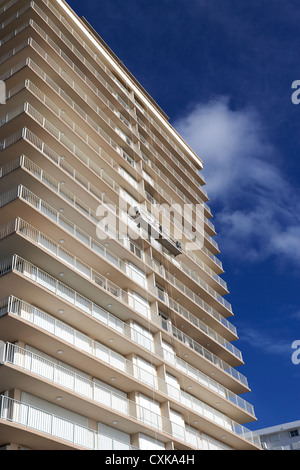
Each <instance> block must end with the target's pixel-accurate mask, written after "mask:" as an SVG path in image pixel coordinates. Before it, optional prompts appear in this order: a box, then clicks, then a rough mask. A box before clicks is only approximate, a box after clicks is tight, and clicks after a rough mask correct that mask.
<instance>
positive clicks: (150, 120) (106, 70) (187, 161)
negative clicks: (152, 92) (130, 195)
mask: <svg viewBox="0 0 300 470" xmlns="http://www.w3.org/2000/svg"><path fill="white" fill-rule="evenodd" d="M43 2H44V3H45V4H46V5H47V6H48V7H49V8H50V10H51V11H52V13H54V14H55V16H56V17H57V18H58V19H59V20H60V21H61V22H62V23H63V24H64V26H65V27H66V28H67V29H68V31H69V32H70V33H71V34H72V36H73V37H75V39H77V41H78V42H79V43H80V44H81V46H82V47H84V49H85V50H86V51H87V52H88V53H89V54H90V56H91V57H92V58H93V60H95V61H96V62H97V64H98V65H100V67H101V68H102V70H104V71H105V72H106V73H107V75H108V76H109V77H110V78H112V80H113V81H114V82H115V83H116V84H117V85H118V86H119V87H120V88H121V89H122V91H123V92H124V93H125V94H126V98H132V99H133V102H134V104H135V105H136V104H137V102H136V100H135V99H134V97H133V96H132V95H131V94H130V93H128V91H127V90H126V89H125V88H124V86H123V85H122V84H121V83H120V82H119V80H117V78H116V77H115V75H114V74H113V73H112V72H111V70H109V69H108V68H107V67H106V65H105V64H104V63H103V62H102V61H101V59H100V58H99V56H98V55H97V54H95V53H94V52H93V51H92V49H91V48H90V47H89V46H88V45H87V44H86V42H85V41H84V40H83V38H82V37H81V36H79V35H78V33H77V32H76V31H75V30H74V29H73V28H72V26H71V25H70V24H69V23H68V21H67V19H66V18H65V17H62V16H61V15H60V13H59V12H58V11H57V10H56V8H55V7H54V6H53V5H52V4H51V2H50V1H49V0H43ZM44 19H45V18H44ZM45 21H46V19H45ZM52 24H53V23H52ZM57 30H58V28H56V32H57V34H58V35H59V36H60V34H62V33H61V31H57ZM64 37H65V36H64ZM66 42H67V44H68V45H69V47H70V48H71V49H72V47H74V45H73V44H70V41H68V40H67V41H66ZM72 50H73V49H72ZM139 108H140V106H139ZM143 114H145V115H146V116H147V118H148V120H149V122H150V123H152V124H153V126H154V127H155V128H156V129H157V130H158V131H159V133H160V134H161V135H162V136H163V137H164V138H165V139H166V141H167V142H168V143H169V144H170V145H171V146H172V147H173V148H174V150H176V151H177V152H178V153H179V155H180V156H181V157H182V158H183V159H184V160H185V162H186V163H188V165H189V166H190V167H191V168H192V169H193V171H194V172H197V168H196V166H195V165H194V164H193V163H192V162H191V160H190V159H189V158H187V157H186V155H185V154H184V153H183V152H182V151H181V150H180V149H179V147H178V146H177V145H176V143H175V142H174V141H173V139H171V138H170V136H168V135H167V134H166V132H164V131H163V130H162V129H161V127H160V126H159V125H158V124H157V123H156V122H155V121H154V120H153V119H152V118H151V117H150V116H149V115H148V113H146V112H145V110H143ZM197 174H198V173H197ZM199 177H200V178H201V179H202V181H203V182H204V179H203V176H202V175H199Z"/></svg>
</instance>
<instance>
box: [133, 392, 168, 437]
mask: <svg viewBox="0 0 300 470" xmlns="http://www.w3.org/2000/svg"><path fill="white" fill-rule="evenodd" d="M138 404H139V405H140V406H139V407H138V415H139V418H140V420H141V421H142V422H143V423H146V424H149V425H150V426H153V427H155V428H158V429H161V426H162V420H161V415H160V406H159V403H158V402H157V401H155V400H152V399H151V398H149V397H147V396H145V395H142V394H141V393H140V394H139V396H138Z"/></svg>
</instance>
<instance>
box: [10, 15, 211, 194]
mask: <svg viewBox="0 0 300 470" xmlns="http://www.w3.org/2000/svg"><path fill="white" fill-rule="evenodd" d="M34 26H35V27H36V28H35V29H37V30H38V31H39V33H40V34H42V35H44V36H45V37H46V39H45V40H47V39H48V42H49V41H50V42H51V43H52V47H54V49H55V50H56V52H58V54H59V55H60V57H62V56H63V60H66V59H67V58H66V56H65V55H64V54H63V53H62V51H61V50H60V48H58V47H57V46H56V45H55V44H54V43H53V41H51V40H50V39H49V37H48V36H47V35H45V33H44V32H43V31H42V30H41V29H40V28H39V27H38V25H36V24H35V25H34ZM30 45H31V46H35V48H36V49H38V51H39V53H40V54H42V55H43V54H45V52H42V50H41V48H40V46H39V45H38V44H37V43H36V42H35V41H34V40H33V39H32V38H31V39H30ZM19 49H20V46H18V50H19ZM48 59H49V60H50V57H49V56H48ZM68 64H69V65H70V66H71V68H72V70H73V71H77V74H78V73H79V75H80V77H81V79H82V78H83V76H82V73H80V71H79V70H77V69H76V70H74V69H75V66H74V64H73V63H72V62H70V61H68ZM84 81H85V83H87V81H88V79H87V77H86V76H84ZM89 86H90V87H91V82H90V81H89ZM93 88H94V87H93ZM135 151H137V152H139V150H138V149H137V148H136V149H135ZM164 163H165V164H167V163H166V162H164ZM169 169H170V170H171V172H172V173H174V169H173V168H172V167H169ZM180 178H181V177H180V176H179V179H180ZM186 185H187V182H184V184H183V188H185V189H186ZM195 198H196V199H199V198H198V196H197V195H196V194H195ZM198 202H199V203H201V202H203V201H202V200H198Z"/></svg>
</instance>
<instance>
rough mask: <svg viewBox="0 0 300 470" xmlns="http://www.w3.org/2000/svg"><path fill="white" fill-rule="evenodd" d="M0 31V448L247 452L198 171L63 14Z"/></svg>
mask: <svg viewBox="0 0 300 470" xmlns="http://www.w3.org/2000/svg"><path fill="white" fill-rule="evenodd" d="M0 24H1V49H0V51H1V53H0V56H1V57H0V79H1V85H2V88H3V89H5V99H2V101H1V102H2V103H3V104H1V106H0V110H1V122H0V150H1V153H0V193H1V194H0V221H1V223H0V299H1V301H0V364H1V365H0V384H1V385H0V393H1V402H0V446H1V449H11V450H14V449H33V450H38V449H50V450H55V449H70V450H72V449H83V450H86V449H90V450H112V449H113V450H117V449H120V450H121V449H126V450H130V449H150V450H154V449H155V450H164V449H166V450H189V449H192V450H199V449H245V450H246V449H254V450H256V449H259V448H260V440H259V437H258V436H257V435H256V434H254V433H253V432H251V431H249V430H248V429H247V428H246V427H245V423H248V422H251V421H254V420H255V419H256V418H255V413H254V410H253V406H252V405H251V404H249V403H248V402H247V401H245V400H244V399H243V398H241V396H240V395H241V394H243V393H245V392H249V391H250V388H249V385H248V382H247V379H246V377H245V376H244V375H243V374H242V373H241V372H240V371H239V366H242V365H243V359H242V355H241V352H240V351H239V350H238V349H237V347H236V346H235V345H234V341H236V340H237V339H238V335H237V331H236V328H235V327H234V325H233V324H232V322H231V318H230V317H232V316H233V313H232V308H231V305H230V304H229V303H228V301H226V300H225V297H224V296H225V295H226V294H227V293H228V290H227V285H226V283H225V281H224V280H223V279H222V277H221V276H222V274H223V268H222V264H221V262H220V261H219V259H218V253H219V248H218V245H217V243H216V241H215V239H214V236H215V235H216V232H215V228H214V225H213V223H212V222H211V217H212V214H211V211H210V208H209V206H208V205H207V202H208V200H209V199H208V196H207V193H206V190H205V189H204V185H205V181H204V178H203V175H202V162H201V160H200V158H199V157H198V156H197V155H195V153H194V152H193V151H192V150H191V149H190V148H189V146H188V145H187V143H185V142H184V141H183V139H182V138H181V137H180V136H179V135H178V134H177V133H176V131H175V130H174V129H173V128H172V126H171V125H170V124H169V122H168V118H167V116H166V115H165V114H164V112H163V111H162V110H161V109H160V107H159V106H158V105H157V104H156V103H155V102H154V100H153V99H152V98H151V97H150V96H149V95H148V94H147V92H146V91H145V90H144V89H143V87H142V86H141V85H140V84H139V83H138V82H137V80H136V79H135V78H134V77H133V76H132V75H131V74H130V72H129V71H128V70H127V69H126V68H125V67H124V66H123V65H122V64H121V63H120V61H119V60H118V58H117V57H116V56H115V55H114V54H113V52H112V51H111V50H110V49H109V47H108V46H107V45H106V44H105V43H104V42H103V40H102V39H101V38H100V37H99V36H98V34H97V33H96V32H95V31H94V30H93V29H92V28H91V26H90V25H89V24H88V23H87V21H86V20H85V19H83V18H81V19H80V18H79V17H78V16H77V15H76V14H75V13H74V12H73V11H72V9H71V8H70V7H69V6H68V5H67V4H66V3H65V2H64V1H63V0H39V1H29V0H9V1H7V0H3V1H1V3H0ZM3 85H4V87H3Z"/></svg>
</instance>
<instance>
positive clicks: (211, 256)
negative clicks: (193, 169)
mask: <svg viewBox="0 0 300 470" xmlns="http://www.w3.org/2000/svg"><path fill="white" fill-rule="evenodd" d="M28 61H29V62H30V63H32V61H31V59H28V60H27V62H28ZM23 66H24V63H22V62H21V63H20V64H19V67H23ZM13 72H14V69H12V72H11V73H13ZM5 76H6V75H5ZM44 78H45V77H44ZM52 85H53V81H52ZM77 156H78V155H77ZM110 160H111V161H113V160H112V159H111V158H110ZM203 251H204V252H207V254H208V256H209V259H212V260H213V261H214V263H217V265H218V267H220V268H221V263H220V261H219V260H218V259H217V258H216V257H215V256H214V255H212V254H210V253H209V252H208V251H207V248H206V247H203Z"/></svg>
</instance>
